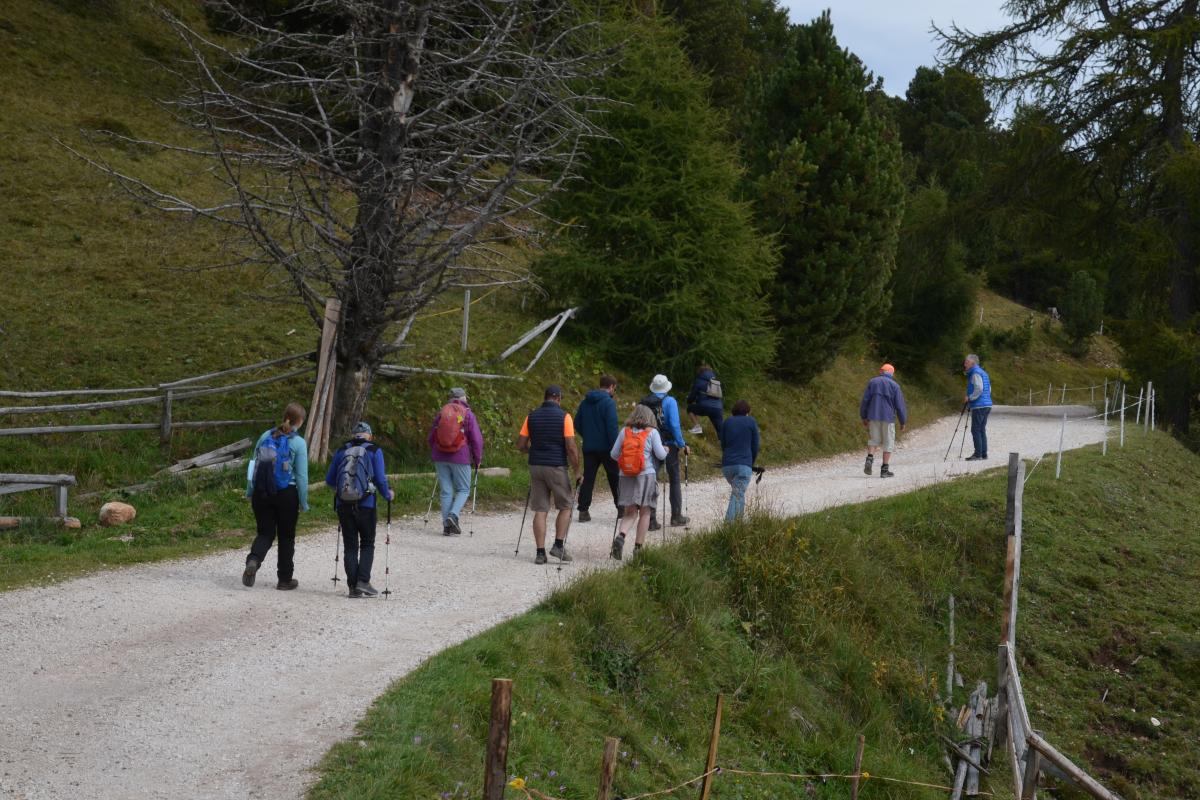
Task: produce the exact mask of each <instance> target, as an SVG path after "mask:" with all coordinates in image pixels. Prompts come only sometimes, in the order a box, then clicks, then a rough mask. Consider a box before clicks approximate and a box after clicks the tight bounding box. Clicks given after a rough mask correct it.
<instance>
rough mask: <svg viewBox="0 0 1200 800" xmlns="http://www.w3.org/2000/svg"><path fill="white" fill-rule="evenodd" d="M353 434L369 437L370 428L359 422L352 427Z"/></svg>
mask: <svg viewBox="0 0 1200 800" xmlns="http://www.w3.org/2000/svg"><path fill="white" fill-rule="evenodd" d="M353 433H365V434H367V435H368V436H370V435H371V426H370V425H368V424H367V423H365V422H360V423H358V424H357V425H355V426H354V430H353Z"/></svg>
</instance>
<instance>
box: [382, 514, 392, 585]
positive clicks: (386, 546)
mask: <svg viewBox="0 0 1200 800" xmlns="http://www.w3.org/2000/svg"><path fill="white" fill-rule="evenodd" d="M385 531H386V532H385V533H384V536H383V599H384V600H387V599H388V595H390V594H391V593H392V590H391V589H389V588H388V578H389V577H390V576H391V572H392V567H391V555H392V499H391V498H390V497H389V498H388V510H387V528H386V529H385Z"/></svg>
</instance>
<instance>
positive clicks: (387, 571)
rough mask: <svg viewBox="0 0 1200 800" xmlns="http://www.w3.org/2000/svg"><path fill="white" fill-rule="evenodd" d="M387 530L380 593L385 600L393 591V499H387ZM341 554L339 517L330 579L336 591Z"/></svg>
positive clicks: (340, 524) (340, 523) (384, 541)
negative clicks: (391, 581)
mask: <svg viewBox="0 0 1200 800" xmlns="http://www.w3.org/2000/svg"><path fill="white" fill-rule="evenodd" d="M385 531H386V532H385V533H384V537H383V591H382V592H380V594H381V595H383V599H384V600H387V599H388V598H389V596H390V595H391V593H392V590H391V588H389V583H390V578H391V574H392V569H391V555H392V501H391V500H388V501H387V527H386V529H385ZM341 554H342V519H341V517H338V526H337V539H336V540H335V541H334V543H333V577H332V578H330V579H329V580H331V581H333V588H334V590H335V591H336V590H337V585H338V581H339V580H341V579H340V578H339V577H338V559H339V558H340V557H341ZM352 588H353V587H352Z"/></svg>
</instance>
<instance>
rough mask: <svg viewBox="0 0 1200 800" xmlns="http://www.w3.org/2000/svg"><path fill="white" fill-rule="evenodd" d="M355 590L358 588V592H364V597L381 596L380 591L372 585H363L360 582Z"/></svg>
mask: <svg viewBox="0 0 1200 800" xmlns="http://www.w3.org/2000/svg"><path fill="white" fill-rule="evenodd" d="M354 588H356V589H358V591H360V592H362V595H363V597H375V596H376V595H378V594H379V590H378V589H376V588H375V587H374V586H372V585H371V584H369V583H363V582H362V581H359V582H358V585H357V586H355V587H354Z"/></svg>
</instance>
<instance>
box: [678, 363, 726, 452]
mask: <svg viewBox="0 0 1200 800" xmlns="http://www.w3.org/2000/svg"><path fill="white" fill-rule="evenodd" d="M687 410H688V415H689V416H690V417H691V418H692V428H691V430H689V431H688V433H696V434H699V433H703V432H704V430H703V429H702V428H701V427H700V417H708V418H709V420H711V421H712V426H713V433H715V434H717V435H718V436H720V435H721V421H722V419H723V418H724V416H725V402H724V400H723V399H722V397H721V382H720V381H719V380H717V373H715V372H713V368H712V367H710V366H709V365H708V364H701V365H700V366H699V367H697V368H696V377H695V378H694V379H693V380H692V390H691V391H690V392H688V396H687Z"/></svg>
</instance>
